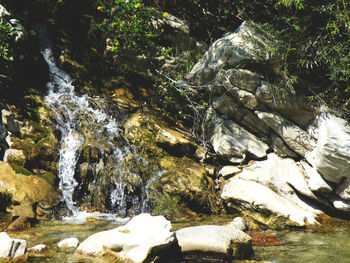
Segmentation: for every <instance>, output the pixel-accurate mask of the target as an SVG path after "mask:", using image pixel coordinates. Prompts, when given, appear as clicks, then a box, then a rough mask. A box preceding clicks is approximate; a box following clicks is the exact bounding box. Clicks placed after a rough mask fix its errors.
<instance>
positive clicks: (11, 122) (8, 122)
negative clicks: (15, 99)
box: [1, 110, 21, 136]
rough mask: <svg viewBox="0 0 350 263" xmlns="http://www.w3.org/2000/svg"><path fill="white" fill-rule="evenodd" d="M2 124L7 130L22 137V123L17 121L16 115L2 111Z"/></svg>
mask: <svg viewBox="0 0 350 263" xmlns="http://www.w3.org/2000/svg"><path fill="white" fill-rule="evenodd" d="M1 113H2V123H3V124H4V125H5V127H6V129H7V130H8V131H9V132H11V133H12V134H14V135H18V136H20V134H21V129H20V126H21V125H20V122H19V121H18V120H17V119H16V117H15V115H14V114H12V113H11V112H9V111H7V110H2V111H1Z"/></svg>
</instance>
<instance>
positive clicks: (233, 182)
mask: <svg viewBox="0 0 350 263" xmlns="http://www.w3.org/2000/svg"><path fill="white" fill-rule="evenodd" d="M221 198H222V199H224V200H225V201H232V202H239V204H240V205H241V206H242V207H244V209H248V210H250V211H251V212H253V213H254V212H255V213H258V215H257V214H251V216H252V217H253V218H254V219H256V220H257V221H259V222H261V223H263V224H266V225H268V226H270V227H272V228H276V227H277V228H278V227H284V226H286V225H287V226H305V225H306V224H317V223H318V222H317V220H316V214H314V213H312V212H310V211H307V210H305V209H303V208H301V207H300V206H298V205H297V204H295V203H294V202H291V201H289V200H288V199H286V198H283V197H282V196H280V195H278V194H277V193H276V192H274V191H272V190H271V189H270V188H268V187H267V186H265V185H262V184H260V183H257V182H254V181H247V180H243V179H240V178H236V177H233V178H231V179H230V180H229V182H228V183H227V184H225V185H224V188H223V190H222V193H221Z"/></svg>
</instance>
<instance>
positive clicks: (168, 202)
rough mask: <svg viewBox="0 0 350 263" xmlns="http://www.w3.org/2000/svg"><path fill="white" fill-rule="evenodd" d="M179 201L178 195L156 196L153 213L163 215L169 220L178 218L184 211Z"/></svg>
mask: <svg viewBox="0 0 350 263" xmlns="http://www.w3.org/2000/svg"><path fill="white" fill-rule="evenodd" d="M180 200H181V198H180V196H178V195H174V196H170V195H169V194H164V195H161V196H158V198H156V199H155V208H154V210H153V213H155V214H157V215H164V216H165V217H167V218H170V219H176V218H180V217H181V216H182V214H183V213H184V211H185V209H184V207H183V206H182V205H181V204H180Z"/></svg>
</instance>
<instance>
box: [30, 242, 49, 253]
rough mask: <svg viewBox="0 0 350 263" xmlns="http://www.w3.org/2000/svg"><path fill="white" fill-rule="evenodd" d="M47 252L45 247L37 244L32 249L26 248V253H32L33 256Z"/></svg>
mask: <svg viewBox="0 0 350 263" xmlns="http://www.w3.org/2000/svg"><path fill="white" fill-rule="evenodd" d="M46 250H47V246H46V245H44V244H39V245H36V246H34V247H30V248H28V250H27V251H28V253H33V254H42V253H44V252H45V251H46Z"/></svg>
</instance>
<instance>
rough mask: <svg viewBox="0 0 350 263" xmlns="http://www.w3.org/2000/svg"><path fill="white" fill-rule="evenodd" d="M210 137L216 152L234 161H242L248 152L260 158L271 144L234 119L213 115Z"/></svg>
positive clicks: (210, 124)
mask: <svg viewBox="0 0 350 263" xmlns="http://www.w3.org/2000/svg"><path fill="white" fill-rule="evenodd" d="M208 130H209V132H208V137H209V138H210V143H211V145H212V146H213V148H214V150H215V152H216V153H217V154H219V155H220V156H221V157H223V158H225V159H227V160H229V161H230V162H233V163H239V162H242V161H243V160H244V159H245V157H246V155H247V154H250V155H252V156H253V157H254V158H257V159H260V158H263V157H265V156H266V151H267V150H268V148H269V146H268V145H266V144H265V143H263V142H262V141H260V140H259V139H258V138H257V137H256V136H255V135H253V134H251V133H250V132H248V131H246V130H245V129H243V128H242V127H240V126H239V125H237V124H236V123H235V122H233V121H232V120H224V119H222V118H220V117H219V116H212V118H211V120H210V123H209V129H208Z"/></svg>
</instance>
